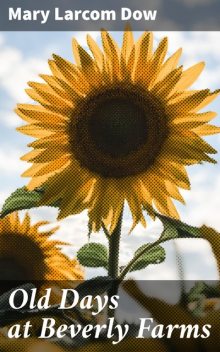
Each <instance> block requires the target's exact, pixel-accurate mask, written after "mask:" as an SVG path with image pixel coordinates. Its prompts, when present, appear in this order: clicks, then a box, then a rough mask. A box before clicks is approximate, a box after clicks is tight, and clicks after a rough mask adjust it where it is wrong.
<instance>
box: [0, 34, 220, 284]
mask: <svg viewBox="0 0 220 352" xmlns="http://www.w3.org/2000/svg"><path fill="white" fill-rule="evenodd" d="M91 34H92V35H93V36H94V38H95V39H97V41H98V42H99V41H100V37H99V33H97V32H94V33H91ZM136 35H138V34H137V33H136ZM165 35H167V36H168V37H169V52H170V53H172V52H174V51H175V50H177V49H178V48H179V47H182V48H183V57H182V63H183V64H184V66H185V67H189V66H190V65H192V64H194V63H196V62H199V61H205V62H206V68H205V70H204V72H203V73H202V75H201V77H200V79H199V80H198V82H197V83H196V84H195V85H194V88H210V89H212V90H214V89H216V88H219V87H220V49H219V47H218V43H219V42H220V33H219V32H194V33H193V32H191V33H190V32H189V33H184V32H170V33H163V32H157V33H155V43H157V42H158V39H159V38H161V37H163V36H165ZM73 36H75V37H77V39H78V40H79V42H80V43H81V44H82V45H83V46H86V41H85V37H86V33H81V32H75V33H71V32H27V33H26V32H4V33H3V32H2V33H0V96H1V100H0V101H1V105H0V106H1V109H0V131H1V139H0V204H2V203H3V201H4V200H5V199H6V197H7V196H8V195H9V194H10V193H11V192H12V191H14V190H15V189H16V188H17V187H20V186H22V185H24V184H25V183H26V180H25V179H22V178H21V177H20V175H21V173H22V172H23V171H24V170H25V169H26V168H27V165H26V164H25V163H23V162H21V161H20V160H19V157H20V156H22V155H23V154H24V153H25V152H26V151H27V148H26V144H27V142H28V141H30V139H29V138H26V137H25V136H23V135H21V134H19V133H18V132H16V131H15V128H16V127H17V126H19V125H20V124H21V121H20V120H19V118H18V117H17V116H16V115H15V114H14V112H13V109H14V107H15V105H16V103H18V102H19V103H23V102H30V100H29V98H28V97H27V96H26V94H25V93H24V88H25V87H26V82H27V81H30V80H39V78H38V76H37V75H38V73H47V72H49V71H48V65H47V60H48V59H49V58H50V57H51V55H52V53H57V54H59V55H61V56H63V57H65V58H67V59H69V60H73V58H72V52H71V38H72V37H73ZM113 36H114V37H115V38H116V39H117V40H118V41H119V42H120V41H121V33H113ZM209 110H213V111H217V112H219V111H220V98H219V99H217V100H216V101H215V102H213V103H212V105H210V107H209ZM215 123H216V124H217V125H220V118H219V117H218V118H216V120H215ZM207 140H208V141H209V142H210V143H211V144H212V145H214V147H215V148H216V149H217V150H218V151H220V137H219V136H213V137H209V138H208V139H207ZM216 159H217V160H218V161H220V156H219V154H218V155H217V156H216ZM188 171H189V174H190V178H191V183H192V190H191V191H190V192H183V195H184V197H185V199H186V206H179V205H178V209H179V212H180V214H181V218H182V220H184V221H187V222H188V223H191V224H194V225H197V226H200V225H202V224H203V223H205V224H206V225H209V226H212V227H214V228H216V229H217V230H219V231H220V217H219V209H220V197H219V194H220V177H219V173H220V167H219V164H217V165H214V166H213V165H208V164H204V165H199V166H194V167H191V168H189V170H188ZM56 212H57V211H56V210H54V209H48V208H42V209H39V210H32V211H31V213H32V216H33V220H37V219H39V218H41V219H42V218H43V219H47V220H51V221H52V222H53V223H55V219H56ZM129 222H130V218H129V214H128V213H126V219H125V225H124V228H123V236H122V246H121V260H122V264H125V263H126V262H127V261H128V259H129V258H131V255H132V253H133V251H134V249H135V248H137V247H138V246H140V245H142V244H143V243H145V242H147V241H149V240H152V239H156V237H157V236H158V234H159V231H160V223H159V222H155V223H153V222H150V223H149V226H148V228H147V230H145V229H143V228H142V227H141V226H137V227H136V229H135V230H134V232H133V233H132V234H131V235H129V236H128V235H127V229H128V228H129ZM70 225H71V226H70ZM57 236H59V237H60V238H62V239H65V240H66V239H67V240H69V241H70V242H71V243H73V247H70V248H68V250H67V253H68V254H70V255H73V254H75V253H76V250H77V249H78V248H79V247H80V246H81V245H83V244H85V243H86V241H87V216H86V212H84V213H83V214H80V215H77V216H73V217H70V218H68V219H66V220H64V221H62V222H61V224H60V230H59V233H58V235H57ZM92 239H93V240H95V241H101V242H104V236H103V235H102V234H96V235H93V237H92ZM177 245H178V248H179V250H180V252H181V253H182V255H183V258H184V267H185V275H186V278H188V279H199V278H202V279H214V278H216V275H217V272H216V266H215V261H214V259H213V258H212V256H211V250H210V247H209V245H208V244H207V243H206V242H205V241H202V240H191V241H188V240H178V241H177ZM166 247H167V251H168V254H167V259H166V262H165V263H164V264H162V265H160V266H151V267H149V268H148V269H146V270H144V271H143V272H141V274H140V273H139V272H137V273H135V274H134V275H133V276H135V277H137V278H143V276H144V277H145V278H151V279H154V278H162V279H173V278H176V277H177V272H176V267H175V252H174V249H173V248H174V247H173V244H172V243H171V244H168V245H166ZM87 273H88V276H91V275H94V271H93V270H88V271H87Z"/></svg>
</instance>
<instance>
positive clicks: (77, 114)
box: [16, 30, 220, 233]
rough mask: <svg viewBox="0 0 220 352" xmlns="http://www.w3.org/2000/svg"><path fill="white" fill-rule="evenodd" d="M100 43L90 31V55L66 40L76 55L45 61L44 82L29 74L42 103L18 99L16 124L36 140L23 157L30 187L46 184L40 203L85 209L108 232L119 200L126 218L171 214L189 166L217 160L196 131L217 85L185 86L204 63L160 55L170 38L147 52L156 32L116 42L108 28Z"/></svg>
mask: <svg viewBox="0 0 220 352" xmlns="http://www.w3.org/2000/svg"><path fill="white" fill-rule="evenodd" d="M101 36H102V44H103V50H102V49H100V48H99V46H98V45H97V43H96V42H95V41H94V40H93V39H92V38H91V36H90V35H88V36H87V42H88V47H89V49H90V50H91V53H92V55H90V54H89V53H88V52H87V51H86V50H84V49H83V48H82V47H81V46H80V45H79V44H78V42H77V41H76V40H75V39H73V53H74V57H75V63H72V62H69V61H67V60H65V59H63V58H61V57H59V56H57V55H53V60H49V66H50V69H51V75H41V78H42V79H43V80H44V81H45V83H35V82H29V86H30V88H28V89H27V90H26V92H27V94H28V95H29V96H30V97H31V98H32V99H33V100H35V101H36V102H38V103H39V104H33V105H31V104H18V106H17V109H16V112H17V114H18V115H19V116H20V117H21V118H22V119H23V120H25V121H26V122H28V124H27V125H26V126H22V127H20V128H18V130H19V131H21V132H22V133H24V134H26V135H29V136H32V137H34V138H36V140H35V141H34V142H32V143H30V144H29V146H30V147H32V148H33V150H32V151H30V152H29V153H28V154H26V155H25V156H23V158H22V160H26V161H28V162H29V163H32V164H33V165H32V166H31V167H30V168H29V169H28V170H27V171H26V172H25V173H24V174H23V176H24V177H30V178H31V180H30V183H29V184H28V189H30V190H32V189H35V188H36V187H39V186H43V187H44V188H45V194H44V198H43V200H42V204H45V205H47V204H50V203H51V202H54V201H57V200H59V201H60V213H59V219H62V218H64V217H66V216H68V215H71V214H77V213H79V212H81V211H83V210H84V209H88V214H89V222H90V227H91V228H92V230H93V231H99V229H100V228H101V225H102V223H103V222H104V224H105V226H106V227H107V228H108V230H109V231H110V232H111V233H112V231H113V230H114V228H115V226H116V224H117V222H118V219H119V216H120V214H121V211H122V208H123V205H124V203H125V202H126V203H127V204H128V205H129V208H130V211H131V213H132V217H133V226H135V225H136V224H137V223H138V222H142V224H143V225H145V218H144V216H143V210H144V209H147V210H148V212H149V213H150V214H151V213H152V212H153V209H155V208H156V209H157V210H158V211H159V212H161V213H162V214H165V215H168V216H171V217H176V218H177V217H178V213H177V211H176V208H175V206H174V204H173V201H172V199H175V200H178V201H180V202H182V203H184V200H183V198H182V196H181V194H180V192H179V188H183V189H190V182H189V179H188V176H187V173H186V168H185V167H186V166H187V165H192V164H198V163H202V162H203V161H207V162H211V163H215V161H214V160H213V158H211V157H210V156H209V155H208V154H212V153H215V152H216V151H215V149H214V148H212V147H211V146H210V145H209V144H208V143H206V142H205V141H204V140H203V139H202V138H201V136H203V135H210V134H214V133H218V132H219V131H220V129H219V128H218V127H215V126H213V125H207V123H208V122H209V121H210V120H212V119H213V118H214V117H215V116H216V114H215V113H214V112H200V113H199V111H200V110H201V109H202V108H203V107H205V106H206V105H207V104H208V103H210V102H211V101H212V100H213V99H214V98H216V96H217V95H218V94H219V91H214V92H210V90H209V89H204V90H188V88H189V87H190V86H191V85H192V84H193V83H194V81H195V80H196V79H197V77H198V76H199V74H200V73H201V72H202V70H203V68H204V63H198V64H196V65H194V66H193V67H190V68H189V69H187V70H183V67H182V66H179V65H178V62H179V59H180V56H181V49H179V50H177V51H176V52H175V53H174V54H173V55H172V56H170V57H169V58H167V59H165V57H166V54H167V46H168V40H167V38H164V39H163V40H162V41H161V42H160V43H159V45H158V47H157V49H156V50H155V51H153V49H152V47H153V35H152V33H151V32H145V33H143V34H142V36H141V37H140V38H139V39H138V40H137V41H134V38H133V34H132V32H131V31H130V30H127V31H125V33H124V36H123V43H122V47H121V48H120V47H119V46H118V45H117V43H116V42H115V41H114V40H113V39H112V37H111V36H110V35H109V34H108V32H106V31H104V30H103V31H102V32H101Z"/></svg>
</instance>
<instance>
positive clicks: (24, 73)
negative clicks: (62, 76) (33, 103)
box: [0, 36, 49, 102]
mask: <svg viewBox="0 0 220 352" xmlns="http://www.w3.org/2000/svg"><path fill="white" fill-rule="evenodd" d="M41 72H43V73H46V72H49V69H48V65H47V61H46V60H44V59H40V58H37V57H36V58H34V57H26V56H24V54H23V53H22V52H21V51H20V50H18V49H17V48H15V47H10V46H8V45H7V44H6V43H5V41H4V38H3V37H2V36H1V39H0V87H1V88H2V89H3V90H4V91H5V92H6V93H7V94H8V95H9V97H10V98H12V99H13V100H15V101H16V102H17V101H22V102H26V101H28V100H29V98H28V96H27V95H26V93H25V92H24V89H25V88H26V87H27V82H28V81H31V80H36V79H37V80H39V78H38V77H37V75H38V74H39V73H41Z"/></svg>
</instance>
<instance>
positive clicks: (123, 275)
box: [119, 238, 165, 281]
mask: <svg viewBox="0 0 220 352" xmlns="http://www.w3.org/2000/svg"><path fill="white" fill-rule="evenodd" d="M163 242H165V240H164V239H162V238H159V239H158V240H157V241H155V242H152V243H149V244H148V246H147V247H145V248H144V249H143V250H142V251H140V252H139V254H138V255H136V256H135V257H134V258H133V259H132V260H131V261H130V262H129V263H128V265H127V266H126V267H125V269H124V270H123V271H122V273H121V274H120V276H119V281H122V280H124V278H125V276H126V275H127V274H128V273H129V271H130V269H131V268H132V266H133V265H134V264H135V262H136V261H137V260H138V259H139V258H140V257H141V256H142V255H143V254H145V253H146V252H148V251H149V250H151V249H152V248H154V247H156V246H158V245H159V244H161V243H163Z"/></svg>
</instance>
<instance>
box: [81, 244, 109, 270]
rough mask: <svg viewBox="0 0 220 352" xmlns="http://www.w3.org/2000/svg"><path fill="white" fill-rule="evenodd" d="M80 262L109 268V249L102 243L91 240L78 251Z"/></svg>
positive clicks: (93, 266)
mask: <svg viewBox="0 0 220 352" xmlns="http://www.w3.org/2000/svg"><path fill="white" fill-rule="evenodd" d="M77 259H78V260H79V262H80V264H82V265H83V266H86V267H90V268H97V267H99V268H100V267H102V268H105V269H107V268H108V249H107V248H106V247H105V246H104V245H103V244H100V243H95V242H90V243H87V244H86V245H84V246H83V247H82V248H80V249H79V251H78V252H77Z"/></svg>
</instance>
